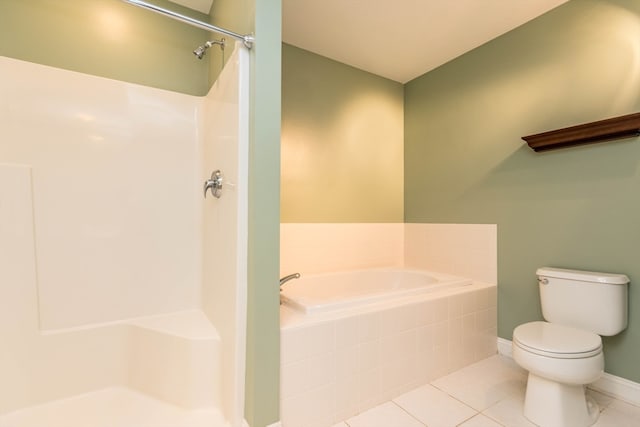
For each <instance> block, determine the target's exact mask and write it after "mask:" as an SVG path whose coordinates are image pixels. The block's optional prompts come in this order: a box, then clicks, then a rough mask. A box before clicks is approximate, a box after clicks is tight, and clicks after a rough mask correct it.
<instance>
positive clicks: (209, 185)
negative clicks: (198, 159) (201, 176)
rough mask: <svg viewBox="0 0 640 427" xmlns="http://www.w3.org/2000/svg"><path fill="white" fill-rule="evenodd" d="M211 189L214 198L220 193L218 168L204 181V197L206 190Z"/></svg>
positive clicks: (220, 185) (220, 182)
mask: <svg viewBox="0 0 640 427" xmlns="http://www.w3.org/2000/svg"><path fill="white" fill-rule="evenodd" d="M209 189H211V194H212V195H213V197H215V198H216V199H219V198H220V196H221V195H222V172H220V169H218V170H215V171H213V172H211V178H209V179H208V180H206V181H205V182H204V197H205V198H206V197H207V190H209Z"/></svg>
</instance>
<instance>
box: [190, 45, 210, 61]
mask: <svg viewBox="0 0 640 427" xmlns="http://www.w3.org/2000/svg"><path fill="white" fill-rule="evenodd" d="M207 48H208V46H198V47H197V48H196V49H195V50H194V51H193V54H194V55H195V56H197V57H198V59H202V57H203V56H204V54H205V53H206V52H207Z"/></svg>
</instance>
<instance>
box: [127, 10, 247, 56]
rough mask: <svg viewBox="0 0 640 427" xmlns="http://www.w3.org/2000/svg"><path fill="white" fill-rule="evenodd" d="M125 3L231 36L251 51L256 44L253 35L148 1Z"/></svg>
mask: <svg viewBox="0 0 640 427" xmlns="http://www.w3.org/2000/svg"><path fill="white" fill-rule="evenodd" d="M123 1H124V2H127V3H129V4H132V5H134V6H138V7H141V8H143V9H149V10H151V11H152V12H156V13H159V14H161V15H164V16H166V17H169V18H172V19H175V20H177V21H181V22H184V23H186V24H189V25H193V26H194V27H198V28H201V29H203V30H208V31H211V32H213V33H217V34H223V35H225V36H229V37H231V38H233V39H235V40H239V41H241V42H242V43H244V45H245V46H246V47H247V48H248V49H251V48H252V47H253V43H255V38H254V37H253V36H251V35H248V34H246V35H242V34H238V33H234V32H233V31H229V30H225V29H224V28H220V27H216V26H215V25H211V24H208V23H206V22H202V21H198V20H197V19H194V18H191V17H189V16H186V15H182V14H180V13H177V12H174V11H172V10H168V9H164V8H162V7H160V6H156V5H155V4H151V3H147V2H146V1H142V0H123Z"/></svg>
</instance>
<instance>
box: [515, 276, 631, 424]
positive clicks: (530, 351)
mask: <svg viewBox="0 0 640 427" xmlns="http://www.w3.org/2000/svg"><path fill="white" fill-rule="evenodd" d="M536 274H537V275H538V285H539V290H540V302H541V306H542V315H543V317H544V318H545V320H546V321H545V322H543V321H536V322H529V323H525V324H523V325H520V326H518V327H516V328H515V329H514V331H513V342H512V349H513V358H514V360H515V361H516V363H517V364H518V365H520V366H521V367H523V368H524V369H526V370H527V371H529V377H528V379H527V391H526V396H525V403H524V415H525V417H526V418H528V419H529V420H530V421H532V422H533V423H535V424H537V425H538V426H541V427H588V426H590V425H592V424H594V423H595V422H596V420H597V418H598V415H599V411H598V405H597V404H596V403H595V402H594V401H592V400H591V399H589V398H588V397H587V396H586V394H585V386H586V385H587V384H589V383H592V382H594V381H596V380H597V379H598V378H600V376H601V375H602V373H603V371H604V353H603V349H602V338H601V337H600V335H606V336H609V335H615V334H617V333H619V332H620V331H622V330H624V329H625V328H626V326H627V286H628V283H629V278H628V277H627V276H625V275H624V274H609V273H597V272H591V271H579V270H566V269H558V268H540V269H538V271H537V272H536Z"/></svg>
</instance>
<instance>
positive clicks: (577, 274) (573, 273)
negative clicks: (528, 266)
mask: <svg viewBox="0 0 640 427" xmlns="http://www.w3.org/2000/svg"><path fill="white" fill-rule="evenodd" d="M536 275H537V276H544V277H554V278H557V279H568V280H578V281H581V282H593V283H605V284H609V285H625V284H627V283H629V278H628V277H627V276H626V275H624V274H613V273H599V272H597V271H582V270H569V269H565V268H554V267H542V268H539V269H538V270H537V271H536Z"/></svg>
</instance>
